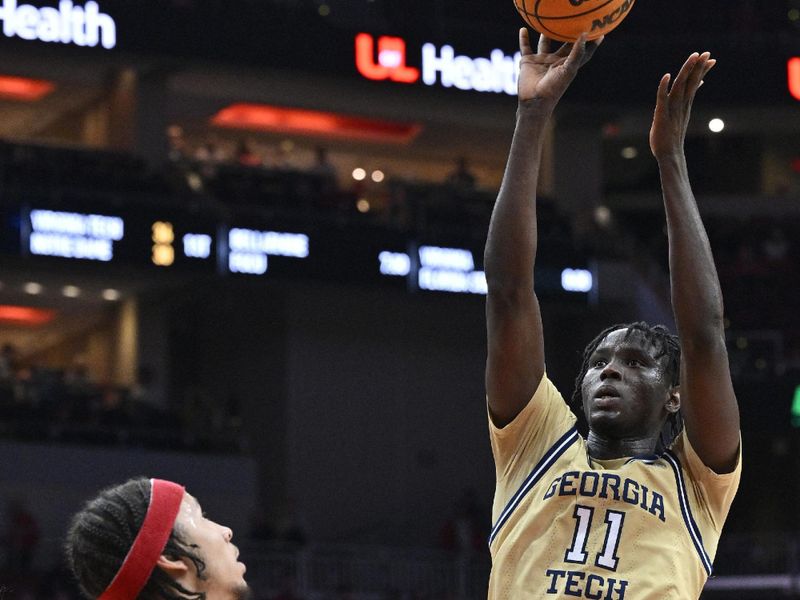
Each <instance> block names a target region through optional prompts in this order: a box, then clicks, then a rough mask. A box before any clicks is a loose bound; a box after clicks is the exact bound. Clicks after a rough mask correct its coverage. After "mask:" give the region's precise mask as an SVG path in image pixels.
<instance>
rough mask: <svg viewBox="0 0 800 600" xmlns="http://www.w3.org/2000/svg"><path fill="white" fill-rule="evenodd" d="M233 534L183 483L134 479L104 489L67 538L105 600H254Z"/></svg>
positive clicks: (77, 569)
mask: <svg viewBox="0 0 800 600" xmlns="http://www.w3.org/2000/svg"><path fill="white" fill-rule="evenodd" d="M232 538H233V532H232V531H231V530H230V529H229V528H227V527H224V526H222V525H219V524H217V523H215V522H214V521H211V520H210V519H208V518H206V516H205V514H204V513H203V510H202V508H201V507H200V504H199V503H198V501H197V499H196V498H194V497H193V496H192V495H191V494H189V493H188V492H186V491H185V490H184V488H183V487H182V486H180V485H178V484H176V483H172V482H169V481H163V480H159V479H143V478H142V479H132V480H130V481H128V482H126V483H123V484H121V485H117V486H114V487H111V488H108V489H106V490H103V491H102V492H101V493H100V494H99V495H98V496H97V497H96V498H94V499H93V500H91V501H90V502H89V503H87V504H86V506H85V507H84V508H83V509H82V510H81V511H80V512H78V513H77V514H76V515H75V516H74V517H73V520H72V525H71V526H70V529H69V532H68V534H67V542H66V554H67V562H68V563H69V565H70V568H71V569H72V572H73V574H74V575H75V578H76V579H77V581H78V585H79V586H80V589H81V591H82V592H83V594H84V595H85V596H86V597H87V598H90V599H95V598H97V599H99V600H245V599H247V598H251V597H252V594H251V591H250V588H249V587H248V586H247V583H246V582H245V580H244V573H245V566H244V565H243V564H242V563H241V562H238V561H237V558H238V556H239V551H238V549H237V548H236V546H235V545H233V543H232V542H231V539H232Z"/></svg>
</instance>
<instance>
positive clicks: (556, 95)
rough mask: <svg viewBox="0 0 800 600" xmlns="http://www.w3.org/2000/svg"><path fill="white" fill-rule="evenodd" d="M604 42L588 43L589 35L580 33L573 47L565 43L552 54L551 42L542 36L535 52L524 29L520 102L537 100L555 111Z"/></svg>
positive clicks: (522, 35) (521, 42)
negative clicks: (579, 70)
mask: <svg viewBox="0 0 800 600" xmlns="http://www.w3.org/2000/svg"><path fill="white" fill-rule="evenodd" d="M602 42H603V38H602V37H600V38H598V39H597V40H595V41H593V42H587V41H586V35H585V34H581V36H580V38H578V40H577V41H576V42H575V43H574V44H563V45H562V46H561V47H560V48H559V49H558V50H556V51H555V52H551V51H550V44H551V41H550V40H549V39H548V38H546V37H545V36H544V35H542V36H540V37H539V47H538V50H537V52H535V53H534V51H533V48H532V47H531V40H530V33H528V30H527V29H526V28H524V27H522V28H521V29H520V30H519V50H520V54H521V55H522V57H521V59H520V73H519V86H518V87H519V101H520V102H525V101H528V100H538V101H541V102H543V103H544V104H545V105H546V107H547V108H549V109H552V108H554V107H555V105H556V104H557V103H558V101H559V99H560V98H561V96H563V95H564V92H566V91H567V88H568V87H569V84H570V83H572V80H573V79H575V75H576V74H577V73H578V69H580V68H581V67H582V66H583V65H585V64H586V63H587V62H588V61H589V59H590V58H591V57H592V55H593V54H594V52H595V50H597V47H598V46H599V45H600V44H601V43H602Z"/></svg>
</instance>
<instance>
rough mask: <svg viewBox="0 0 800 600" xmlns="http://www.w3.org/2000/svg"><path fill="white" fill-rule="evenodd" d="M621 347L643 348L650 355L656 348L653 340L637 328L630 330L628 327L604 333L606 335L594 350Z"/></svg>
mask: <svg viewBox="0 0 800 600" xmlns="http://www.w3.org/2000/svg"><path fill="white" fill-rule="evenodd" d="M623 349H633V350H644V351H645V352H647V353H648V354H651V355H652V354H653V353H654V351H655V350H656V348H655V345H654V344H653V342H652V341H651V340H649V339H647V337H646V336H645V334H644V333H642V332H641V331H639V330H638V329H634V330H631V329H629V328H624V329H615V330H614V331H612V332H610V333H609V334H608V335H606V337H604V338H603V339H602V340H600V343H599V344H598V345H597V349H596V350H595V352H597V351H608V350H623Z"/></svg>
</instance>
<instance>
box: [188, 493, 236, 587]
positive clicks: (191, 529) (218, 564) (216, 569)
mask: <svg viewBox="0 0 800 600" xmlns="http://www.w3.org/2000/svg"><path fill="white" fill-rule="evenodd" d="M175 524H176V525H177V526H178V527H179V528H180V532H181V536H182V537H183V538H184V539H185V541H186V542H187V543H188V544H193V545H194V544H196V545H197V551H198V554H200V556H201V557H202V559H203V560H204V562H205V564H206V568H205V571H204V572H203V573H202V574H201V577H200V578H198V579H197V581H196V582H195V586H194V587H195V590H196V591H198V592H204V593H205V594H206V599H207V600H243V599H245V598H249V597H250V590H249V588H248V586H247V583H246V582H245V580H244V573H245V571H246V568H245V566H244V564H243V563H241V562H239V561H238V558H239V549H238V548H237V547H236V546H235V545H234V544H233V543H232V542H231V540H232V538H233V531H231V530H230V529H229V528H228V527H225V526H223V525H219V524H218V523H215V522H214V521H212V520H210V519H208V518H207V517H206V516H205V515H204V514H203V509H202V508H201V507H200V503H199V502H198V501H197V499H196V498H194V496H192V495H191V494H189V493H188V492H187V493H186V494H184V497H183V502H182V503H181V508H180V511H179V512H178V517H177V519H176V520H175Z"/></svg>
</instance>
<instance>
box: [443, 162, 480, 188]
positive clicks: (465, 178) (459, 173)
mask: <svg viewBox="0 0 800 600" xmlns="http://www.w3.org/2000/svg"><path fill="white" fill-rule="evenodd" d="M475 182H476V177H475V175H474V174H473V173H472V171H471V170H470V168H469V163H468V161H467V158H466V157H465V156H461V157H460V158H459V159H458V161H457V162H456V168H455V170H454V171H453V172H452V173H450V174H449V175H448V176H447V184H448V185H450V186H452V187H454V188H457V189H458V190H461V191H470V190H473V189H475Z"/></svg>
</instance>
